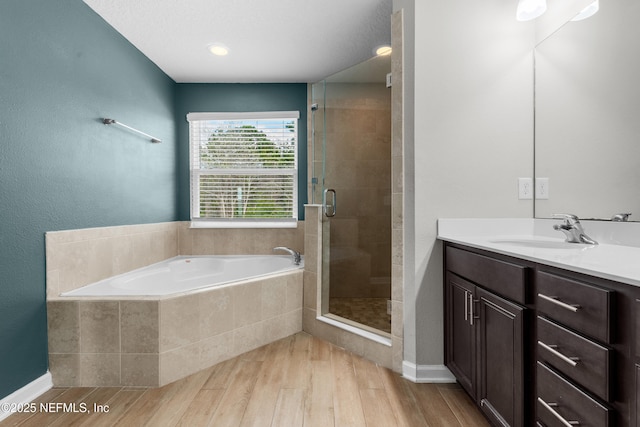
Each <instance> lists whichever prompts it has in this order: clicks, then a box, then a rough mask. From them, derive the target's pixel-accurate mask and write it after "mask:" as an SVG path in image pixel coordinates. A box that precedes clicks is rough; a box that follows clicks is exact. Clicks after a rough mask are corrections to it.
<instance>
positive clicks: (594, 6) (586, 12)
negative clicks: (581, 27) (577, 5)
mask: <svg viewBox="0 0 640 427" xmlns="http://www.w3.org/2000/svg"><path fill="white" fill-rule="evenodd" d="M598 10H600V0H596V1H594V2H593V3H591V4H590V5H589V6H587V7H585V8H584V9H582V10H581V11H580V13H579V14H577V15H576V16H575V17H574V18H573V19H572V21H574V22H575V21H582V20H583V19H587V18H589V17H591V16H593V15H595V14H596V12H597V11H598Z"/></svg>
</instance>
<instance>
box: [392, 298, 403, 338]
mask: <svg viewBox="0 0 640 427" xmlns="http://www.w3.org/2000/svg"><path fill="white" fill-rule="evenodd" d="M403 318H404V306H403V304H402V301H391V319H392V321H391V335H393V336H396V337H401V336H402V333H403V327H402V319H403Z"/></svg>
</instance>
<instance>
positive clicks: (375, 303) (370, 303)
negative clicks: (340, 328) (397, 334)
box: [329, 298, 391, 333]
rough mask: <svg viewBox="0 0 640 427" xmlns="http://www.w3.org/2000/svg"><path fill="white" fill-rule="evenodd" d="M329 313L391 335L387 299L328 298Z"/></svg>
mask: <svg viewBox="0 0 640 427" xmlns="http://www.w3.org/2000/svg"><path fill="white" fill-rule="evenodd" d="M329 313H331V314H335V315H336V316H340V317H344V318H345V319H349V320H352V321H354V322H358V323H361V324H363V325H366V326H369V327H371V328H374V329H378V330H380V331H383V332H387V333H391V315H389V314H387V298H329Z"/></svg>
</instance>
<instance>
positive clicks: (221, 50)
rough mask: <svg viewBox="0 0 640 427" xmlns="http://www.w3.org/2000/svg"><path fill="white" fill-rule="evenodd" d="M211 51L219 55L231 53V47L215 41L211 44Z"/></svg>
mask: <svg viewBox="0 0 640 427" xmlns="http://www.w3.org/2000/svg"><path fill="white" fill-rule="evenodd" d="M209 52H211V53H213V54H214V55H217V56H225V55H227V54H228V53H229V48H228V47H226V46H225V45H223V44H220V43H214V44H210V45H209Z"/></svg>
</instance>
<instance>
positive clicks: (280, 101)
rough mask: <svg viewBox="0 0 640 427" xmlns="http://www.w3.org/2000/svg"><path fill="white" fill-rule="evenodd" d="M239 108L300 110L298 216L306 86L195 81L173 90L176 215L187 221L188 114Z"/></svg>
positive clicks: (303, 198) (303, 194)
mask: <svg viewBox="0 0 640 427" xmlns="http://www.w3.org/2000/svg"><path fill="white" fill-rule="evenodd" d="M242 111H300V121H299V122H298V141H299V143H300V145H299V151H298V165H299V174H298V204H299V206H298V218H299V219H301V220H302V219H304V204H305V203H307V185H306V183H307V143H306V141H307V85H306V84H305V83H266V84H261V83H256V84H224V83H220V84H210V83H207V84H198V83H195V84H193V83H182V84H178V85H177V89H176V123H177V130H178V164H179V166H178V173H179V178H178V190H179V191H178V194H179V195H178V198H179V206H180V208H179V217H180V220H182V221H188V220H189V124H188V123H187V114H188V113H198V112H242Z"/></svg>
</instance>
